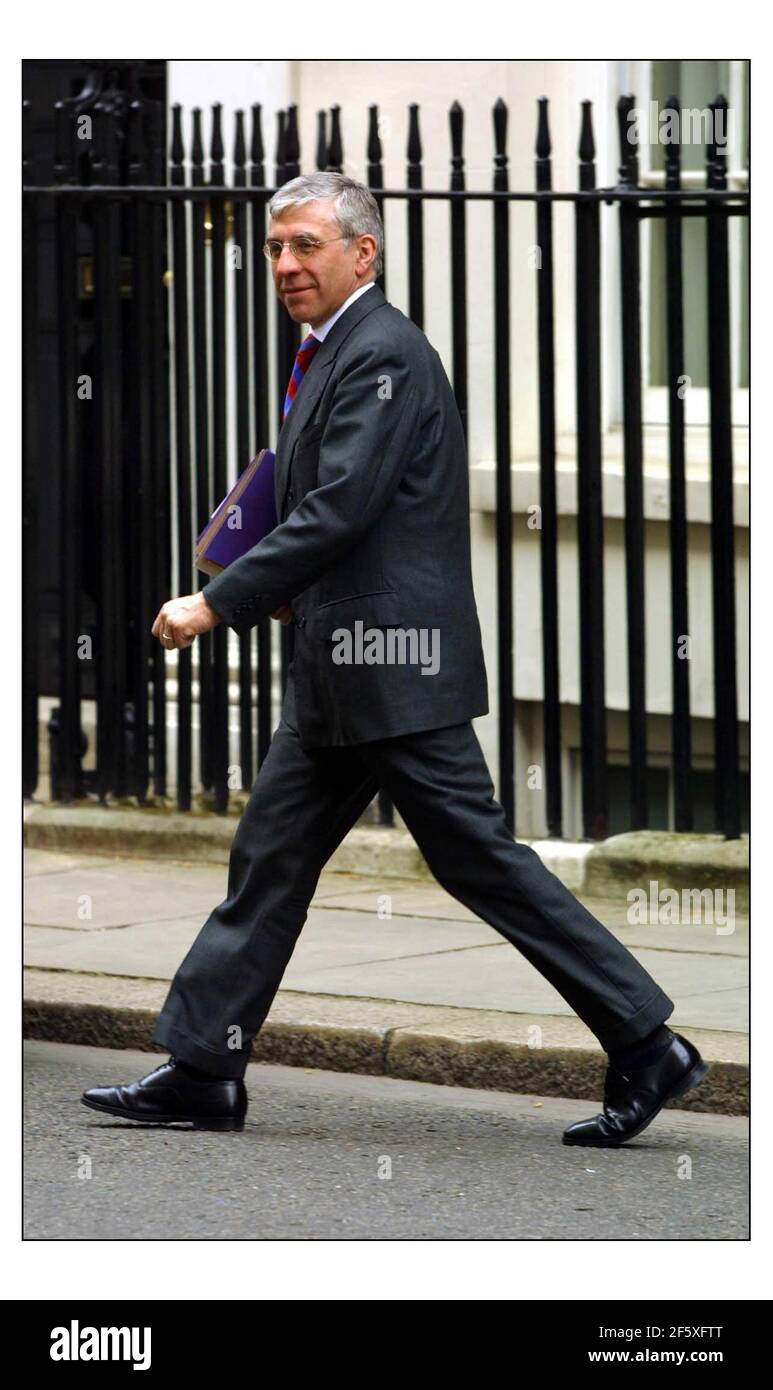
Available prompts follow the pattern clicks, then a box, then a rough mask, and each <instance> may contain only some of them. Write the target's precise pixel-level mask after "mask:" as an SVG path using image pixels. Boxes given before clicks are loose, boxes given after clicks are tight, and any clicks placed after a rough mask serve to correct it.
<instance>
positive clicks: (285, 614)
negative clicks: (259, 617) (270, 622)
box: [271, 603, 293, 627]
mask: <svg viewBox="0 0 773 1390" xmlns="http://www.w3.org/2000/svg"><path fill="white" fill-rule="evenodd" d="M271 617H272V618H278V619H279V621H280V623H283V624H284V625H285V627H286V626H287V624H288V623H291V622H292V620H293V610H292V608H291V607H290V605H289V603H283V604H282V607H281V608H277V609H276V610H275V612H273V613H272V614H271Z"/></svg>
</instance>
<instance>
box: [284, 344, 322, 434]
mask: <svg viewBox="0 0 773 1390" xmlns="http://www.w3.org/2000/svg"><path fill="white" fill-rule="evenodd" d="M321 346H322V342H321V340H320V339H319V338H315V337H314V334H313V333H310V334H309V336H308V338H304V340H303V342H302V343H301V345H300V347H299V348H298V351H297V352H296V354H295V362H294V363H293V370H292V373H291V376H290V380H289V382H288V383H287V394H286V396H285V404H284V410H283V412H282V419H283V420H284V419H285V416H286V415H287V412H288V410H289V409H290V406H291V405H292V403H293V401H294V400H295V397H296V396H297V394H298V387H299V386H300V384H301V382H302V381H303V378H304V377H305V375H306V373H307V371H308V370H309V367H310V366H311V363H312V360H313V358H314V354H315V352H316V351H317V348H318V347H321Z"/></svg>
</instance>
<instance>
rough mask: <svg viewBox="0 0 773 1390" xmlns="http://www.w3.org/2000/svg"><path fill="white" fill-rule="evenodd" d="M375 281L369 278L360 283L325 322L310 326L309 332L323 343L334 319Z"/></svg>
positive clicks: (338, 317)
mask: <svg viewBox="0 0 773 1390" xmlns="http://www.w3.org/2000/svg"><path fill="white" fill-rule="evenodd" d="M375 283H376V282H375V280H369V281H368V283H367V285H360V288H359V289H358V290H355V291H354V293H353V294H350V295H349V298H348V299H345V300H344V302H343V304H341V305H340V306H339V307H338V308H337V309H336V311H335V313H334V314H331V315H330V318H329V319H325V322H324V323H321V324H320V325H319V327H318V328H311V329H310V330H309V332H311V333H313V334H314V337H315V338H318V339H319V341H320V342H321V343H323V342H324V341H325V338H326V337H327V335H328V333H329V332H330V330H331V328H332V327H333V324H334V323H335V322H336V320H337V319H340V317H341V315H342V314H343V313H345V312H346V310H347V309H348V308H349V305H350V304H353V303H354V301H355V299H359V298H360V295H363V294H365V292H366V290H369V289H370V287H371V285H375Z"/></svg>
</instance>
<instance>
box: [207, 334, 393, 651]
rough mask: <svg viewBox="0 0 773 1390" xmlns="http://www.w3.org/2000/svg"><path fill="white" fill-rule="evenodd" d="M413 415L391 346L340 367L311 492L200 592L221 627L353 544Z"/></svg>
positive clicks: (389, 487)
mask: <svg viewBox="0 0 773 1390" xmlns="http://www.w3.org/2000/svg"><path fill="white" fill-rule="evenodd" d="M419 414H420V412H419V400H418V392H417V389H416V387H415V385H414V384H413V383H412V381H411V374H410V367H409V364H408V362H407V361H406V360H405V356H404V354H403V353H402V352H401V351H400V350H399V348H398V346H397V345H396V344H395V345H384V344H383V343H377V344H375V343H374V344H373V345H372V346H371V347H370V348H369V349H368V350H367V351H366V352H365V353H364V354H362V355H361V356H360V357H358V359H357V360H356V362H353V363H352V365H351V367H350V368H348V369H347V370H345V372H344V374H343V375H342V377H341V379H340V380H339V382H338V384H337V386H336V388H335V392H334V394H333V398H332V404H331V409H330V413H329V415H328V417H327V420H326V422H325V428H324V431H323V434H322V438H321V440H320V450H319V467H318V474H317V484H318V485H317V487H315V488H314V489H313V490H312V491H311V492H308V493H307V494H306V496H305V497H304V498H303V499H302V501H301V502H300V503H299V504H298V506H297V507H295V509H294V510H293V511H292V512H291V513H290V515H289V516H288V518H287V520H286V521H284V522H282V523H281V524H280V525H279V526H277V527H275V529H274V530H273V531H271V532H270V534H269V535H268V536H264V538H263V540H261V541H259V542H258V544H257V545H256V546H253V548H252V550H248V551H247V552H246V554H244V555H242V556H240V558H239V559H238V560H234V562H233V564H231V565H229V566H228V568H227V569H225V570H223V572H222V574H218V575H216V576H215V578H214V579H211V580H210V582H209V583H208V584H206V585H205V587H204V588H203V589H202V593H203V594H204V597H205V599H207V601H208V602H209V603H210V604H211V605H212V607H213V608H214V609H215V612H216V613H218V614H219V615H220V617H221V618H222V619H223V621H224V622H226V623H227V624H228V625H229V626H230V627H233V628H235V630H236V631H237V632H245V631H247V630H249V628H251V627H254V625H255V624H256V623H257V622H258V621H259V619H260V618H263V617H266V616H267V615H268V614H270V613H272V612H273V611H274V610H275V609H276V608H277V607H278V606H279V605H280V604H281V603H283V602H287V601H288V600H289V599H292V598H294V597H295V596H296V595H297V594H299V593H302V592H303V590H304V589H306V588H308V586H309V585H310V584H313V583H314V582H315V580H317V579H318V578H319V577H320V576H321V575H322V574H324V573H325V571H326V570H327V569H329V568H330V566H331V565H333V564H335V563H336V561H337V560H339V559H340V558H341V557H342V556H343V555H344V554H345V552H346V551H347V550H349V549H350V548H351V547H352V546H354V545H356V544H357V542H358V541H359V540H360V538H361V537H362V536H363V535H364V534H365V532H366V531H367V530H368V529H369V527H371V526H373V524H374V522H376V521H377V520H378V518H379V516H380V515H381V513H382V512H383V511H384V509H385V508H386V507H387V506H388V504H389V502H390V500H391V498H392V496H393V494H394V493H395V491H396V489H397V487H398V484H399V482H400V479H401V478H402V476H403V474H404V472H405V469H406V466H407V464H408V461H409V459H410V455H411V450H412V447H414V445H415V440H416V435H417V431H418V425H419Z"/></svg>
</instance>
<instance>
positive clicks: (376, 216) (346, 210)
mask: <svg viewBox="0 0 773 1390" xmlns="http://www.w3.org/2000/svg"><path fill="white" fill-rule="evenodd" d="M318 198H319V199H332V202H333V213H334V215H335V219H336V222H337V223H338V226H339V228H340V231H341V236H343V237H346V239H347V241H351V240H352V238H353V237H356V236H365V235H368V236H372V237H374V239H375V242H376V255H375V258H374V261H373V266H374V269H375V272H376V275H380V274H381V271H382V269H383V265H384V227H383V223H382V221H381V214H380V212H379V210H378V203H377V202H376V200H375V198H374V197H373V194H372V193H371V191H370V189H369V188H366V187H365V184H364V183H358V182H357V180H356V179H350V178H348V177H347V175H346V174H336V173H333V172H327V173H319V174H300V175H299V176H298V178H297V179H290V181H289V183H284V184H282V187H281V188H278V189H277V191H276V193H275V194H274V196H273V198H272V199H271V201H270V203H269V205H268V215H269V217H276V216H277V214H278V213H281V212H284V211H285V208H295V207H300V206H301V204H302V203H313V202H315V201H316V200H317V199H318Z"/></svg>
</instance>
